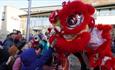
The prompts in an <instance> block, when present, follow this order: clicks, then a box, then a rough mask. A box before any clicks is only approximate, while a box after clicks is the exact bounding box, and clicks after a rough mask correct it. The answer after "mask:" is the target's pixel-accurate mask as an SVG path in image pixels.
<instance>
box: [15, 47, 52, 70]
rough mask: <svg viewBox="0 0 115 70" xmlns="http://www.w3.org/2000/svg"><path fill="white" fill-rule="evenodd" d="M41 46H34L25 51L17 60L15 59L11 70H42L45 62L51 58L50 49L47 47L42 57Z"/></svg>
mask: <svg viewBox="0 0 115 70" xmlns="http://www.w3.org/2000/svg"><path fill="white" fill-rule="evenodd" d="M43 49H44V47H43V46H39V47H38V46H36V47H34V48H29V49H27V50H25V51H24V52H23V53H22V54H21V55H20V57H19V58H17V59H16V61H15V63H14V65H13V70H19V69H20V66H21V70H42V67H43V65H44V64H45V62H46V61H47V60H48V59H49V57H51V54H52V48H51V47H49V48H48V50H46V51H45V52H44V53H43V54H42V55H41V54H40V53H41V52H42V50H43Z"/></svg>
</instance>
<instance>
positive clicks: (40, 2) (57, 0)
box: [0, 0, 63, 20]
mask: <svg viewBox="0 0 115 70" xmlns="http://www.w3.org/2000/svg"><path fill="white" fill-rule="evenodd" d="M62 1H63V0H32V7H40V6H51V5H61V4H62ZM5 5H9V6H13V7H16V8H18V9H19V8H27V7H28V0H0V20H1V16H2V11H3V7H4V6H5Z"/></svg>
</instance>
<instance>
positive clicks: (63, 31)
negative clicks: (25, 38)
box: [48, 1, 115, 70]
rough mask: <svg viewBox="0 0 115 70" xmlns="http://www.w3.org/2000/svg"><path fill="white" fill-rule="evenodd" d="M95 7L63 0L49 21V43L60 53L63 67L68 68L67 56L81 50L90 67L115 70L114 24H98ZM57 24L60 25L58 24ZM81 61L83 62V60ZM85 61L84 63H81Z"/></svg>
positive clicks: (64, 69) (66, 69)
mask: <svg viewBox="0 0 115 70" xmlns="http://www.w3.org/2000/svg"><path fill="white" fill-rule="evenodd" d="M94 12H95V8H94V7H93V6H91V5H90V4H85V3H83V2H81V1H72V2H64V3H63V6H62V8H61V9H60V10H56V11H53V12H52V13H51V15H50V16H49V20H50V22H51V24H52V25H53V28H52V29H51V28H49V29H48V31H49V32H50V37H49V42H50V44H51V46H54V48H55V51H56V52H57V53H58V57H59V58H58V59H59V60H60V62H61V64H62V66H63V70H68V66H69V64H68V59H67V57H68V55H69V54H75V53H80V54H81V55H83V56H82V57H80V58H82V59H83V60H84V61H85V63H86V65H87V67H88V68H89V69H92V70H95V68H96V67H98V70H115V58H114V57H113V56H112V52H111V47H110V46H111V35H110V31H111V26H110V25H101V24H100V25H95V20H94V18H93V17H92V16H93V14H94ZM56 25H58V27H57V26H56ZM83 60H82V61H83ZM81 63H82V62H81Z"/></svg>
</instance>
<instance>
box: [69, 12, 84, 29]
mask: <svg viewBox="0 0 115 70" xmlns="http://www.w3.org/2000/svg"><path fill="white" fill-rule="evenodd" d="M83 19H84V17H83V15H82V14H75V15H71V16H69V17H68V18H67V26H68V27H69V28H74V27H76V26H77V25H80V24H81V23H82V22H83Z"/></svg>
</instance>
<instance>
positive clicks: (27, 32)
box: [26, 0, 32, 41]
mask: <svg viewBox="0 0 115 70" xmlns="http://www.w3.org/2000/svg"><path fill="white" fill-rule="evenodd" d="M31 2H32V0H28V16H27V25H26V40H27V41H29V35H30V13H31Z"/></svg>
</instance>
